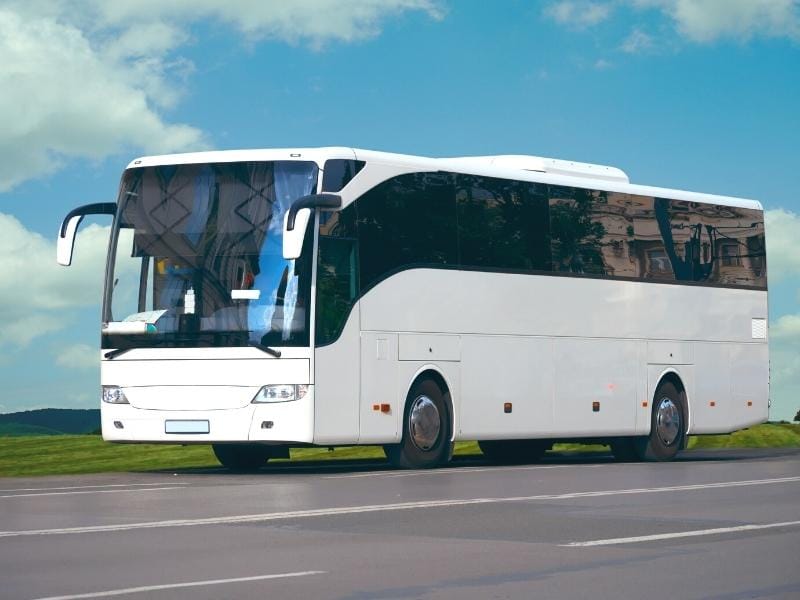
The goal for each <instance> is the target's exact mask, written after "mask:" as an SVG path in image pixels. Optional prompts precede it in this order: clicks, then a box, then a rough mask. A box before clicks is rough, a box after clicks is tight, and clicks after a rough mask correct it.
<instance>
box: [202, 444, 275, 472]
mask: <svg viewBox="0 0 800 600" xmlns="http://www.w3.org/2000/svg"><path fill="white" fill-rule="evenodd" d="M211 447H212V449H213V450H214V456H216V457H217V460H218V461H219V462H220V463H221V464H222V466H223V467H225V468H226V469H230V470H231V471H255V470H257V469H259V468H261V467H263V466H264V465H265V464H266V463H267V460H269V458H270V455H271V452H270V447H269V446H264V445H261V444H213V445H212V446H211Z"/></svg>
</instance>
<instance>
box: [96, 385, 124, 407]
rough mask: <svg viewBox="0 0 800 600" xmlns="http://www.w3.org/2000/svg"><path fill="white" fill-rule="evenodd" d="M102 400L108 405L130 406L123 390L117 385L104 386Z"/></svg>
mask: <svg viewBox="0 0 800 600" xmlns="http://www.w3.org/2000/svg"><path fill="white" fill-rule="evenodd" d="M102 399H103V402H106V403H108V404H130V403H129V402H128V399H127V398H126V397H125V394H124V393H123V392H122V389H121V388H119V387H117V386H116V385H104V386H103V395H102Z"/></svg>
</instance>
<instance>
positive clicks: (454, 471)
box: [387, 463, 611, 477]
mask: <svg viewBox="0 0 800 600" xmlns="http://www.w3.org/2000/svg"><path fill="white" fill-rule="evenodd" d="M609 464H611V463H608V464H597V465H537V466H535V467H495V466H493V467H466V468H453V469H438V470H436V469H434V470H431V469H429V470H427V471H412V472H408V471H407V472H403V473H397V472H394V473H391V472H390V473H388V474H387V477H415V476H417V475H436V474H445V473H446V474H447V475H452V474H456V475H462V474H464V475H469V474H470V473H484V472H486V471H492V472H495V471H545V470H547V469H596V468H598V467H607V466H608V465H609Z"/></svg>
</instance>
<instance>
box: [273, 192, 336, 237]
mask: <svg viewBox="0 0 800 600" xmlns="http://www.w3.org/2000/svg"><path fill="white" fill-rule="evenodd" d="M341 207H342V197H341V196H338V195H336V194H309V195H308V196H303V197H302V198H298V199H297V200H295V201H294V203H292V206H291V207H290V208H289V216H288V217H287V219H286V230H287V231H293V230H294V222H295V219H296V218H297V213H298V212H300V210H302V209H304V208H311V209H314V208H327V209H330V210H334V209H337V208H341Z"/></svg>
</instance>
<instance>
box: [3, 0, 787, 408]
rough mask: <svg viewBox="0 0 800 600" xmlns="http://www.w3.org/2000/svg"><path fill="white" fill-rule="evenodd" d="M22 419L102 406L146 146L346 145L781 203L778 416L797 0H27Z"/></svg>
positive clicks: (775, 284)
mask: <svg viewBox="0 0 800 600" xmlns="http://www.w3.org/2000/svg"><path fill="white" fill-rule="evenodd" d="M0 89H3V94H2V95H0V156H1V157H2V160H0V316H2V321H3V323H4V324H3V327H1V328H0V380H2V382H3V385H2V388H0V412H11V411H15V410H21V409H26V408H33V407H44V406H61V407H96V406H97V396H98V387H99V374H98V364H97V363H98V353H97V351H96V348H97V346H98V338H99V325H98V321H99V298H100V290H101V285H102V282H101V279H102V265H103V262H104V252H105V249H104V245H105V240H106V236H107V231H106V229H105V228H104V227H105V226H107V223H105V222H100V221H98V224H96V225H91V226H89V227H88V228H86V229H85V230H84V232H83V233H82V234H81V235H80V237H79V240H78V243H77V245H76V258H75V262H74V265H73V268H70V269H63V268H59V267H57V266H56V265H55V262H54V256H55V251H54V240H55V231H56V228H57V227H58V224H59V222H60V220H61V218H62V217H63V215H64V214H65V213H66V211H68V210H69V209H70V208H72V207H74V206H76V205H79V204H84V203H88V202H95V201H111V200H113V199H114V198H115V194H116V188H117V184H118V181H119V176H120V173H121V171H122V169H123V168H124V167H125V165H126V164H127V163H128V162H129V161H130V159H131V158H133V157H135V156H137V155H142V154H150V153H160V152H167V151H183V150H197V149H208V148H214V149H229V148H253V147H285V146H322V145H346V146H356V147H362V148H370V149H378V150H388V151H394V152H407V153H412V154H425V155H432V156H454V155H469V154H499V153H502V154H516V153H519V154H536V155H541V156H551V157H555V158H565V159H571V160H580V161H586V162H595V163H602V164H610V165H614V166H617V167H620V168H622V169H623V170H625V171H626V172H627V173H628V175H629V176H630V178H631V180H632V181H633V182H636V183H644V184H652V185H660V186H665V187H673V188H679V189H689V190H693V191H703V192H710V193H718V194H727V195H734V196H743V197H750V198H755V199H758V200H760V201H761V202H762V203H763V204H764V206H765V208H766V209H767V210H768V213H767V225H768V229H767V237H768V252H769V258H768V260H769V266H770V319H771V331H770V338H771V355H772V399H773V412H772V416H773V418H791V417H792V416H794V414H795V412H796V411H797V409H798V408H800V198H798V194H797V190H798V189H800V149H798V140H800V111H798V109H797V107H798V106H800V2H798V1H797V0H609V1H601V0H595V1H578V0H575V1H543V2H533V1H530V2H525V1H522V0H519V1H515V0H504V1H499V2H483V1H477V0H441V1H439V0H351V1H349V2H348V1H345V0H338V1H335V0H306V1H305V2H297V3H292V2H284V1H282V0H274V1H262V2H249V1H246V0H230V1H228V2H226V3H224V5H223V3H219V2H215V1H212V0H192V1H191V2H190V1H188V0H175V1H173V2H168V1H163V0H161V1H156V0H139V1H137V2H135V3H134V2H132V1H129V0H115V2H111V3H105V2H101V1H100V0H85V1H77V0H75V1H70V0H62V1H57V0H27V1H18V0H7V1H5V2H4V3H3V5H2V6H1V7H0Z"/></svg>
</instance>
